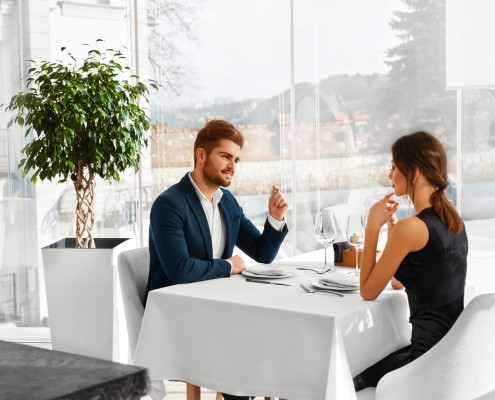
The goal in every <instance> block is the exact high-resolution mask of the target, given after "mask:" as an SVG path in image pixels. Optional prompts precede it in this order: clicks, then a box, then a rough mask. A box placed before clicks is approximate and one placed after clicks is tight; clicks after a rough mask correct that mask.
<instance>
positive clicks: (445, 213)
mask: <svg viewBox="0 0 495 400" xmlns="http://www.w3.org/2000/svg"><path fill="white" fill-rule="evenodd" d="M392 159H393V161H394V163H395V166H396V168H398V169H399V171H400V172H402V173H403V174H404V175H405V177H406V181H407V188H406V192H407V193H412V200H413V201H414V175H415V173H416V168H418V169H419V170H420V171H421V173H422V174H423V176H424V177H425V179H426V180H427V182H428V183H429V184H430V185H431V186H433V187H435V188H436V190H435V191H434V192H433V193H432V195H431V199H430V200H431V204H432V206H433V208H434V210H435V212H436V213H437V215H438V216H439V217H440V220H441V221H442V222H443V223H444V224H446V225H447V227H448V229H449V231H451V232H457V233H460V232H461V231H462V229H463V225H464V224H463V222H462V219H461V217H460V216H459V214H458V213H457V210H456V209H455V207H454V206H453V205H452V204H451V203H450V201H449V200H448V199H447V197H446V195H445V189H446V188H447V186H448V185H449V181H448V178H447V156H446V155H445V150H444V148H443V145H442V143H441V142H440V140H438V139H437V138H436V137H435V136H433V135H431V134H429V133H427V132H421V131H420V132H415V133H411V134H409V135H405V136H402V137H400V138H399V139H397V140H396V141H395V143H394V144H393V145H392ZM411 188H412V190H410V189H411Z"/></svg>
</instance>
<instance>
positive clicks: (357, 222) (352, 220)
mask: <svg viewBox="0 0 495 400" xmlns="http://www.w3.org/2000/svg"><path fill="white" fill-rule="evenodd" d="M365 218H366V217H365V215H364V214H350V215H349V216H348V217H347V228H346V239H347V242H348V243H349V244H350V245H351V246H352V247H354V249H355V250H356V269H355V270H354V271H353V272H350V274H352V275H359V262H358V261H359V250H361V249H362V248H363V247H364V227H365Z"/></svg>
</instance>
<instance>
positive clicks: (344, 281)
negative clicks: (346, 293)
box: [319, 272, 359, 289]
mask: <svg viewBox="0 0 495 400" xmlns="http://www.w3.org/2000/svg"><path fill="white" fill-rule="evenodd" d="M319 282H320V283H321V284H323V285H327V286H342V287H349V288H351V287H352V288H356V289H359V276H355V275H349V274H348V273H346V272H334V273H333V274H330V275H329V276H325V277H322V278H320V279H319Z"/></svg>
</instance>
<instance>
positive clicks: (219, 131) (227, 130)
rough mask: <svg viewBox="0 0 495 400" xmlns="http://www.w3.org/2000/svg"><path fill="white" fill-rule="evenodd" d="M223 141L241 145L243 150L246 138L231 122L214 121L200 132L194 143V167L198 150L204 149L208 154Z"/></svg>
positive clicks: (209, 122)
mask: <svg viewBox="0 0 495 400" xmlns="http://www.w3.org/2000/svg"><path fill="white" fill-rule="evenodd" d="M222 139H227V140H230V141H232V142H234V143H236V144H238V145H239V147H240V148H241V149H242V147H243V146H244V137H243V136H242V133H241V132H240V131H239V130H238V129H237V128H236V127H235V126H234V125H232V124H231V123H230V122H228V121H224V120H222V119H212V120H210V121H208V122H207V123H206V125H205V126H204V127H203V128H202V129H201V130H200V131H199V132H198V135H197V136H196V140H195V142H194V165H196V162H197V157H196V150H197V149H198V148H202V149H204V150H205V151H206V154H210V153H211V151H212V150H213V149H214V148H215V147H216V146H217V145H218V142H220V140H222Z"/></svg>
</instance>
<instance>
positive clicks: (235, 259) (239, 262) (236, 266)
mask: <svg viewBox="0 0 495 400" xmlns="http://www.w3.org/2000/svg"><path fill="white" fill-rule="evenodd" d="M227 261H230V263H231V264H232V271H230V275H237V274H240V273H241V272H242V271H244V270H245V269H246V264H244V260H243V259H242V258H241V256H232V257H230V258H227Z"/></svg>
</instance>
